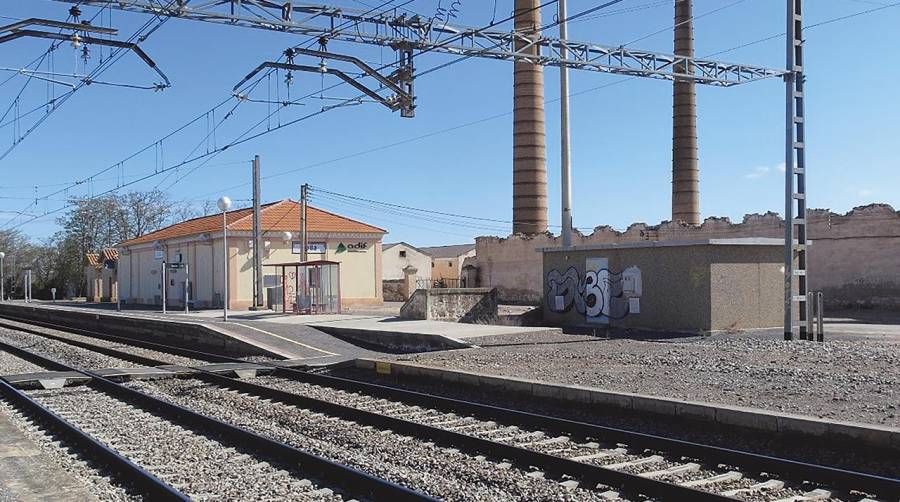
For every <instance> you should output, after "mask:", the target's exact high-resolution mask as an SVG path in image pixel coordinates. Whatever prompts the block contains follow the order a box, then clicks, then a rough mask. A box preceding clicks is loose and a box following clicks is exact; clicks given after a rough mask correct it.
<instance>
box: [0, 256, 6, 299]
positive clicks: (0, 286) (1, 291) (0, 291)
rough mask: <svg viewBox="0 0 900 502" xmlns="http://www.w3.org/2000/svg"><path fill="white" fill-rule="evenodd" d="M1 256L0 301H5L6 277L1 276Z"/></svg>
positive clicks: (0, 264) (0, 266) (0, 268)
mask: <svg viewBox="0 0 900 502" xmlns="http://www.w3.org/2000/svg"><path fill="white" fill-rule="evenodd" d="M3 258H4V257H3V256H0V302H2V301H6V279H5V278H4V277H3Z"/></svg>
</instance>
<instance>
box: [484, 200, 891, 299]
mask: <svg viewBox="0 0 900 502" xmlns="http://www.w3.org/2000/svg"><path fill="white" fill-rule="evenodd" d="M739 237H773V238H784V220H782V219H781V217H779V216H778V214H776V213H771V212H770V213H766V214H751V215H747V216H745V217H744V219H743V221H742V222H740V223H732V222H731V220H730V219H729V218H715V217H711V218H707V219H706V220H705V221H704V222H703V224H702V225H700V226H694V227H692V226H687V225H683V224H680V223H673V222H668V221H667V222H663V223H661V224H659V225H653V226H651V225H647V224H645V223H635V224H633V225H631V226H629V227H628V229H627V230H625V231H624V232H619V231H616V230H614V229H612V228H611V227H606V226H601V227H597V228H595V229H594V231H593V233H591V234H590V235H582V234H578V233H576V235H575V236H574V239H573V245H576V246H582V245H591V244H612V243H624V242H641V241H668V240H703V239H728V238H739ZM809 237H810V239H812V241H813V242H812V245H811V246H810V248H809V263H808V268H809V274H810V275H809V287H810V289H811V290H815V291H823V292H824V293H825V301H826V304H827V305H828V306H829V307H855V306H860V307H882V308H892V309H900V259H898V258H897V249H900V213H898V212H897V211H895V210H894V208H892V207H891V206H889V205H887V204H871V205H869V206H864V207H857V208H854V209H853V210H852V211H850V212H849V213H847V214H843V215H842V214H836V213H832V212H831V211H829V210H827V209H813V210H810V211H809ZM475 242H476V249H477V252H476V264H477V267H478V278H479V284H480V285H481V286H484V287H492V288H497V289H498V292H499V300H500V301H501V302H503V303H520V304H533V305H537V304H539V303H540V301H541V298H542V295H543V292H542V287H543V286H542V285H543V277H542V273H541V255H540V253H539V252H537V251H536V250H537V249H538V248H544V247H559V246H560V245H561V242H560V240H559V237H556V236H553V235H551V234H538V235H533V236H524V235H512V236H509V237H507V238H501V237H478V238H477V239H476V240H475Z"/></svg>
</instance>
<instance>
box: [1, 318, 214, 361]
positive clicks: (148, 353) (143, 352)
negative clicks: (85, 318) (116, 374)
mask: <svg viewBox="0 0 900 502" xmlns="http://www.w3.org/2000/svg"><path fill="white" fill-rule="evenodd" d="M4 322H6V323H9V324H14V325H18V324H21V323H17V322H15V321H8V320H4ZM22 326H23V327H28V328H29V329H33V330H39V331H44V332H47V333H50V334H52V335H55V336H61V337H64V338H66V339H68V340H74V341H78V342H86V343H90V344H94V345H97V346H99V347H107V348H111V349H117V350H121V351H125V352H129V353H131V354H135V355H139V356H144V357H149V358H152V359H156V360H158V361H164V362H165V363H166V364H177V365H181V366H197V365H202V364H208V362H207V361H202V360H200V359H192V358H190V357H183V356H179V355H175V354H168V353H166V352H160V351H157V350H152V349H145V348H143V347H136V346H134V345H128V344H125V343H118V342H111V341H109V340H104V339H102V338H93V337H89V336H84V335H78V334H75V333H69V332H67V331H59V330H55V329H50V328H41V327H36V326H32V325H28V324H22ZM0 333H2V331H0ZM0 336H2V335H0Z"/></svg>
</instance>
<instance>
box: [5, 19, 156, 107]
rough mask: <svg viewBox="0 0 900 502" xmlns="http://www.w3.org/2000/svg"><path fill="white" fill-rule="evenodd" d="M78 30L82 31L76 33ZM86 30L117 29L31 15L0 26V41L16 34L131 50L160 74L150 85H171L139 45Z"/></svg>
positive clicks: (88, 79)
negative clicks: (46, 28) (41, 28)
mask: <svg viewBox="0 0 900 502" xmlns="http://www.w3.org/2000/svg"><path fill="white" fill-rule="evenodd" d="M30 25H39V26H52V27H54V28H60V29H63V30H72V31H73V34H71V35H69V34H64V33H53V32H47V31H39V30H32V29H24V28H25V27H27V26H30ZM79 32H81V33H83V34H79ZM87 33H98V34H101V35H103V34H106V35H115V34H117V33H118V30H115V29H111V28H103V27H97V26H91V25H89V24H76V23H65V22H61V21H52V20H48V19H37V18H31V19H26V20H24V21H20V22H17V23H13V24H10V25H6V26H0V44H2V43H6V42H11V41H13V40H16V39H19V38H25V37H30V38H46V39H50V40H59V41H62V42H72V45H73V46H74V47H79V46H80V47H83V48H84V49H85V50H87V44H95V45H99V46H107V47H116V48H119V49H128V50H130V51H132V52H134V53H135V54H136V55H137V56H138V57H139V58H141V60H143V61H144V63H145V64H146V65H147V66H149V67H150V68H151V69H152V70H153V71H155V72H156V74H157V75H159V76H160V78H162V83H156V84H154V85H153V89H154V90H157V91H159V90H163V89H165V88H167V87H171V86H172V83H171V82H170V81H169V78H168V77H167V76H166V74H165V73H163V72H162V70H160V69H159V67H158V66H156V63H155V62H154V61H153V60H152V59H150V56H148V55H147V53H145V52H144V51H143V49H141V48H140V47H139V46H138V45H137V44H135V43H131V42H121V41H119V40H112V39H105V38H97V37H92V36H90V35H88V34H87ZM84 54H85V55H86V54H87V52H85V53H84ZM82 80H83V81H84V82H85V83H87V84H90V83H91V76H90V75H86V76H85V77H84V78H83V79H82Z"/></svg>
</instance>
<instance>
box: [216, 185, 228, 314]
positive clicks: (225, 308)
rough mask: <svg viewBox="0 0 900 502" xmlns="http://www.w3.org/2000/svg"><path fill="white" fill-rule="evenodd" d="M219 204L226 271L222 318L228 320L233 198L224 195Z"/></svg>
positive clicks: (224, 268)
mask: <svg viewBox="0 0 900 502" xmlns="http://www.w3.org/2000/svg"><path fill="white" fill-rule="evenodd" d="M217 205H218V206H219V210H220V211H222V257H223V261H224V262H225V266H224V267H223V270H224V271H225V280H224V281H223V284H224V285H225V289H224V293H223V296H222V298H223V299H224V301H223V304H222V318H223V320H225V321H227V320H228V219H227V217H226V215H227V214H228V208H230V207H231V199H229V198H228V197H227V196H224V195H223V196H222V197H220V198H219V201H218V202H217Z"/></svg>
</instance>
